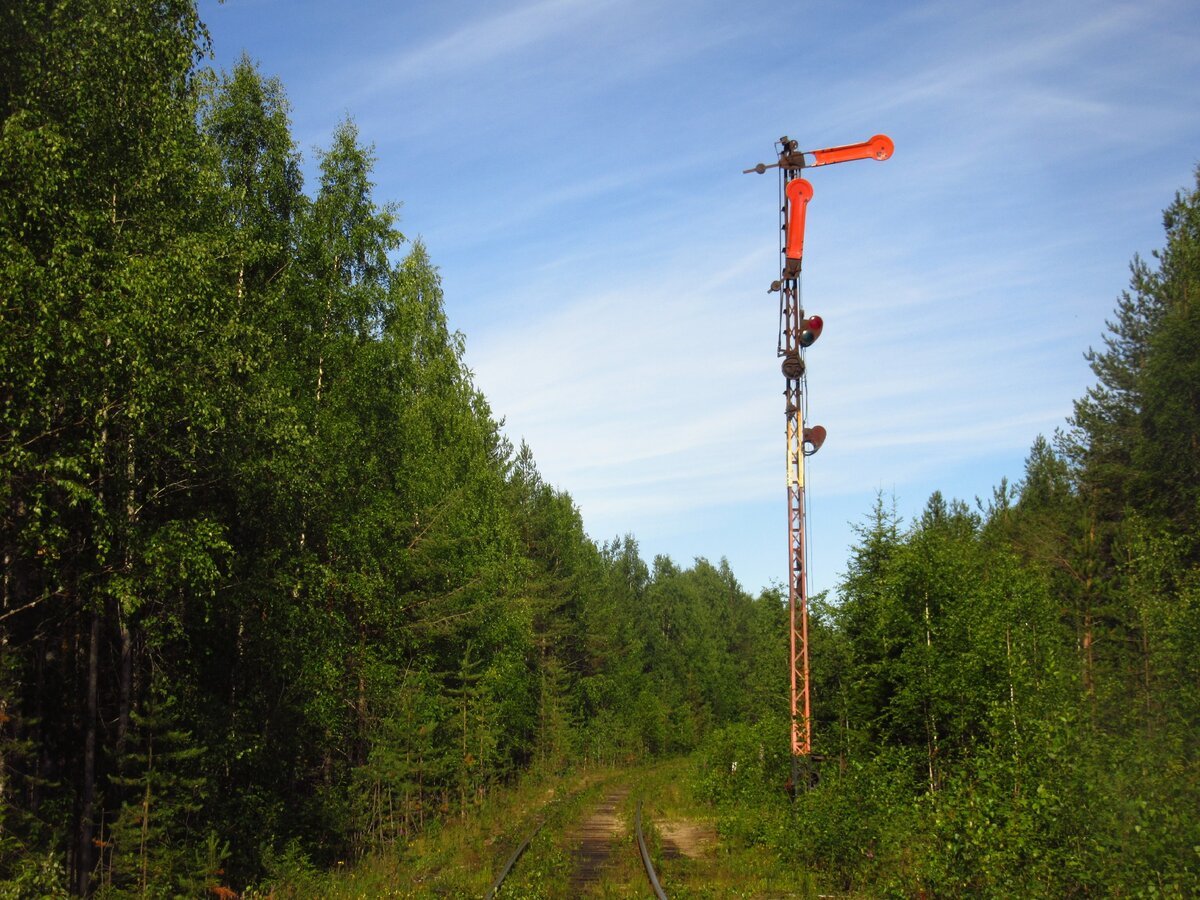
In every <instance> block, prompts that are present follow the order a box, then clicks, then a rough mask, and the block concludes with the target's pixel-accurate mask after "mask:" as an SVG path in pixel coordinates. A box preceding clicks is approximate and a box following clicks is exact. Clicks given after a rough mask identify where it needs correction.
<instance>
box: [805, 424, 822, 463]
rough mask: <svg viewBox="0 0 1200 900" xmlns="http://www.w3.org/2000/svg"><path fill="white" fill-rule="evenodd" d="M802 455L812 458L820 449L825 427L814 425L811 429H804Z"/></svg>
mask: <svg viewBox="0 0 1200 900" xmlns="http://www.w3.org/2000/svg"><path fill="white" fill-rule="evenodd" d="M804 443H805V445H806V446H805V448H804V455H805V456H812V455H813V454H814V453H816V452H817V451H818V450H820V449H821V445H822V444H824V443H825V426H824V425H814V426H813V427H812V428H805V429H804Z"/></svg>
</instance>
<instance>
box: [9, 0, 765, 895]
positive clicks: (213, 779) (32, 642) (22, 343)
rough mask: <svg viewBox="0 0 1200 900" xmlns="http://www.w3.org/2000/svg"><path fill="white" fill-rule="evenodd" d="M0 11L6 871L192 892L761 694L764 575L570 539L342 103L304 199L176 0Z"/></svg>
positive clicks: (191, 15) (324, 851)
mask: <svg viewBox="0 0 1200 900" xmlns="http://www.w3.org/2000/svg"><path fill="white" fill-rule="evenodd" d="M2 15H3V20H2V22H0V34H2V36H3V38H2V39H3V45H2V46H0V110H2V112H0V116H2V121H3V126H2V127H3V132H2V135H0V166H2V170H0V171H2V176H0V177H2V181H0V247H2V249H0V285H2V287H0V296H2V298H3V301H2V302H3V307H2V311H0V316H2V322H3V325H2V327H0V340H2V341H3V344H2V349H0V371H2V377H0V381H2V384H3V410H4V412H3V433H2V436H0V454H2V462H0V466H2V469H0V471H2V472H3V480H2V482H0V484H2V487H0V509H2V510H3V512H2V515H3V519H2V523H3V524H2V528H3V554H4V562H3V567H4V568H3V601H2V602H3V610H2V611H0V763H2V765H0V773H2V776H0V777H2V780H0V800H2V802H3V813H2V818H0V878H5V879H8V884H9V886H10V888H11V890H12V891H16V892H17V893H20V892H21V891H25V892H26V893H28V894H29V895H38V894H39V893H48V892H53V891H54V890H61V889H63V888H65V887H69V888H70V889H71V890H72V891H74V892H76V893H80V894H83V893H88V892H90V891H95V890H99V891H100V892H101V893H103V894H104V895H106V896H121V895H125V894H137V895H143V894H153V895H158V894H164V895H171V894H184V895H190V896H198V895H200V894H202V893H204V891H205V890H206V889H207V888H211V887H213V886H218V885H221V884H228V883H233V884H245V883H246V882H247V881H249V880H253V879H254V878H255V877H257V876H258V875H260V873H261V872H262V871H263V867H264V864H265V862H266V861H269V859H270V858H271V856H272V854H280V853H293V854H303V855H305V856H306V857H307V858H310V859H312V860H314V862H316V863H318V864H320V863H332V862H333V861H334V860H335V859H342V860H344V859H347V858H353V856H355V855H357V854H360V853H362V852H364V851H365V850H367V849H369V848H372V847H378V846H383V845H387V844H390V843H394V842H396V841H403V840H405V838H406V837H407V836H409V835H411V834H413V833H414V832H415V831H416V830H419V829H421V828H423V827H426V826H428V825H429V824H430V823H431V822H434V821H436V820H437V819H439V818H443V817H446V816H448V815H452V814H456V813H459V812H461V811H462V810H464V809H468V808H470V807H471V806H472V805H473V804H476V803H478V802H480V801H481V799H482V798H483V797H484V796H485V795H486V794H487V792H488V790H489V788H490V787H491V786H492V785H495V784H496V783H498V782H501V781H503V780H505V779H508V778H510V777H512V776H513V775H514V774H515V773H518V772H521V771H524V770H527V769H529V768H530V767H537V766H544V767H550V768H553V767H556V766H562V765H564V764H567V763H568V762H574V761H587V760H599V759H604V760H613V759H618V758H619V759H625V758H632V757H635V756H638V755H640V754H643V753H678V752H682V751H685V750H689V749H692V748H694V747H696V746H697V744H698V741H699V740H700V738H701V736H702V735H703V734H705V733H706V732H707V731H708V730H709V729H710V728H711V727H712V726H714V725H719V724H725V723H732V722H736V721H739V720H741V719H742V718H743V717H744V716H745V714H746V712H747V709H748V708H749V707H750V706H751V705H752V701H753V700H754V698H753V697H752V696H751V695H752V693H753V692H754V690H756V688H755V687H754V686H756V685H757V686H761V685H764V684H766V683H768V682H769V681H770V678H766V677H765V676H764V675H763V674H762V671H766V670H770V671H772V672H774V671H776V670H778V671H779V672H780V673H782V665H783V664H782V661H781V660H776V659H773V660H771V661H770V662H769V663H767V662H765V661H763V660H760V659H759V658H758V657H757V656H756V655H755V654H753V653H751V652H749V648H751V647H756V646H764V647H770V646H773V645H774V643H773V641H771V640H768V639H766V636H767V635H773V634H774V633H775V632H777V631H778V630H779V629H780V627H781V624H780V623H781V621H782V620H781V616H782V612H781V609H780V604H779V598H778V597H777V596H769V597H767V598H765V599H760V600H758V601H754V600H752V599H751V598H750V597H749V596H747V595H746V594H745V592H744V591H742V589H741V588H740V587H739V586H738V584H737V582H736V581H735V580H734V578H733V575H732V574H731V573H730V571H729V569H728V567H727V566H726V565H724V564H721V565H720V566H716V567H714V566H712V565H709V564H708V563H707V562H703V561H698V562H697V563H696V564H695V565H694V566H693V567H692V568H690V569H687V570H685V571H684V570H680V569H679V568H677V567H676V566H675V565H674V564H673V563H672V562H671V561H670V560H667V559H665V558H664V559H658V560H656V561H655V562H654V564H653V568H652V569H651V568H650V567H648V566H647V565H646V563H644V562H643V561H642V560H641V558H640V557H639V555H638V550H637V545H636V543H635V542H634V540H633V539H632V538H624V539H620V540H615V541H612V542H611V543H608V544H605V545H602V546H599V545H597V544H596V543H594V542H593V541H591V540H590V539H589V538H588V537H587V535H586V534H585V532H584V530H583V525H582V522H581V519H580V516H579V513H578V511H577V510H576V508H575V507H574V505H573V504H572V501H571V499H570V497H569V496H568V495H567V494H565V493H563V492H561V491H558V490H555V489H554V488H552V487H550V486H548V485H546V484H545V483H544V482H543V481H542V479H541V478H540V476H539V474H538V471H537V468H536V466H535V463H534V460H533V458H532V455H531V453H530V451H529V450H528V448H526V447H520V448H514V447H512V446H511V445H509V444H508V443H507V442H506V441H505V439H504V438H503V437H502V436H501V434H500V432H499V428H498V423H497V421H496V418H495V417H494V416H493V414H492V412H491V411H490V410H489V408H488V405H487V403H486V402H485V400H484V398H483V397H482V396H481V394H480V393H479V391H478V390H476V388H475V387H474V385H473V384H472V380H471V375H470V372H469V371H468V369H467V368H466V367H465V365H464V361H463V338H462V336H461V335H459V334H455V333H452V332H451V331H450V330H449V329H448V327H447V323H446V316H445V313H444V310H443V300H442V294H441V290H440V286H439V277H438V273H437V269H436V267H435V266H434V265H433V263H432V262H431V261H430V259H429V258H428V255H427V254H426V251H425V250H424V248H423V247H422V246H421V245H420V244H419V243H408V242H406V240H405V238H404V236H403V234H402V233H401V232H400V231H399V230H398V225H397V215H396V209H395V207H393V206H390V205H388V204H386V203H380V202H379V201H377V200H376V199H375V198H374V197H373V196H372V184H371V180H370V179H371V169H372V154H371V151H370V149H369V148H368V147H366V146H364V145H363V144H362V143H361V142H360V140H359V137H358V135H357V133H356V129H355V127H354V125H353V123H351V122H345V123H344V124H343V125H342V126H341V127H339V128H338V130H337V131H336V133H335V134H333V135H332V138H331V140H330V144H329V147H328V149H327V150H325V151H324V152H323V153H322V154H321V156H320V160H319V164H320V168H319V173H320V174H319V183H318V184H317V185H316V186H315V187H314V188H313V189H312V190H311V191H310V192H309V193H306V192H305V190H304V185H303V184H302V180H301V176H300V165H299V162H300V160H299V156H298V153H297V150H296V147H295V145H294V142H293V139H292V136H291V134H290V133H289V122H288V106H287V101H286V98H285V96H284V92H283V88H282V86H281V85H280V84H278V83H277V82H276V81H273V80H271V79H269V78H265V77H264V76H263V75H261V74H260V73H259V72H258V71H256V69H255V67H254V66H253V65H252V64H251V63H249V62H248V61H243V62H242V63H240V64H239V65H238V66H237V67H236V68H235V69H234V71H233V72H231V73H228V74H225V75H220V76H217V75H213V74H212V73H211V72H209V71H207V70H202V69H201V68H200V67H199V63H200V61H201V60H202V58H203V54H204V52H205V46H206V44H205V41H206V37H205V32H204V29H203V26H202V25H201V23H200V22H199V21H198V20H197V17H196V11H195V10H194V8H193V6H192V4H191V3H190V2H185V0H169V2H161V3H154V4H121V5H120V7H119V8H118V7H116V6H110V5H108V4H103V3H97V2H86V0H85V2H66V3H59V2H54V3H49V2H47V3H37V2H22V3H18V4H16V5H15V6H9V5H6V6H5V10H4V12H3V14H2ZM759 668H761V670H762V671H759ZM777 680H780V681H781V680H782V675H780V677H779V679H777ZM732 685H739V686H744V687H741V688H739V689H737V690H733V689H731V686H732ZM220 872H223V873H225V874H223V875H219V874H218V873H220Z"/></svg>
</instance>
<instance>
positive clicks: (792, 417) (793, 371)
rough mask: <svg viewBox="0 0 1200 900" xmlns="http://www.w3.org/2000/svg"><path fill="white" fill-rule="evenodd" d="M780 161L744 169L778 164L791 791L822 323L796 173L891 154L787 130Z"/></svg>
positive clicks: (806, 693) (804, 663)
mask: <svg viewBox="0 0 1200 900" xmlns="http://www.w3.org/2000/svg"><path fill="white" fill-rule="evenodd" d="M775 149H776V153H777V156H778V159H777V161H776V162H773V163H771V164H769V165H768V164H766V163H759V164H758V165H756V166H754V167H753V168H749V169H745V170H743V172H744V174H748V173H750V172H757V173H758V174H760V175H761V174H763V173H764V172H766V171H767V169H775V168H777V169H779V203H780V205H779V216H780V223H779V232H780V236H779V243H780V247H779V255H780V270H779V280H777V281H773V282H772V283H771V286H770V288H769V289H768V292H769V293H772V292H775V291H778V292H779V344H778V346H777V352H778V356H779V357H780V358H781V359H782V360H783V362H782V365H781V368H782V370H783V377H784V385H785V386H784V391H783V395H784V414H785V416H786V420H787V428H786V434H787V454H786V459H787V490H788V621H789V638H788V644H789V650H790V664H789V665H790V670H791V671H790V676H791V720H792V728H791V742H792V780H791V785H792V787H793V789H794V788H795V786H796V785H798V784H799V782H800V771H799V770H800V767H801V766H802V765H803V766H804V768H805V770H806V773H805V775H806V778H805V780H806V781H807V777H808V775H809V774H810V773H809V763H810V762H811V760H812V691H811V686H810V678H809V670H808V569H807V561H806V560H805V547H804V545H805V500H804V460H805V458H806V457H808V456H811V455H812V454H814V453H816V452H817V451H818V450H820V449H821V445H822V444H823V443H825V429H824V428H823V427H822V426H820V425H814V426H811V427H807V426H805V424H804V420H805V418H806V402H807V400H806V398H807V382H806V379H805V372H806V364H805V360H804V355H803V354H804V351H805V350H807V349H808V348H809V347H811V346H812V345H813V344H814V343H815V342H816V340H817V338H818V337H820V336H821V330H822V329H823V328H824V327H825V322H824V320H823V319H822V318H821V317H820V316H807V317H806V316H805V315H804V310H803V308H802V307H801V305H800V272H801V268H802V266H803V262H804V226H805V219H806V216H807V212H808V204H809V201H810V200H812V198H813V187H812V184H810V183H809V182H808V181H807V180H806V179H804V178H801V177H800V173H801V171H802V170H804V169H806V168H814V167H817V166H827V165H831V164H833V163H842V162H851V161H853V160H859V159H875V160H885V159H888V158H889V157H890V156H891V155H892V151H893V149H894V146H893V144H892V139H891V138H889V137H888V136H887V135H884V134H877V135H875V136H874V137H872V138H871V139H870V140H867V141H863V142H862V143H858V144H847V145H845V146H842V147H829V148H826V149H824V150H808V151H802V150H800V149H799V143H798V142H797V141H794V140H791V139H789V138H788V137H787V136H786V135H785V136H784V137H781V138H780V139H779V140H778V141H777V142H776V144H775Z"/></svg>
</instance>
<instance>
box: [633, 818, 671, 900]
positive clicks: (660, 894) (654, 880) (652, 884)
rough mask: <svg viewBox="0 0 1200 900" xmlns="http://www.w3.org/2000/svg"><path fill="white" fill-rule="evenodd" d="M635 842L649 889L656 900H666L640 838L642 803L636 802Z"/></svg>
mask: <svg viewBox="0 0 1200 900" xmlns="http://www.w3.org/2000/svg"><path fill="white" fill-rule="evenodd" d="M637 842H638V850H640V851H641V854H642V865H643V866H645V867H646V874H647V875H648V876H650V887H652V888H654V895H655V896H656V897H658V900H667V895H666V894H665V893H663V889H662V885H660V884H659V883H658V875H657V874H656V873H655V871H654V863H653V862H651V861H650V851H649V850H647V849H646V839H645V838H644V837H643V836H642V801H641V800H639V801H638V805H637Z"/></svg>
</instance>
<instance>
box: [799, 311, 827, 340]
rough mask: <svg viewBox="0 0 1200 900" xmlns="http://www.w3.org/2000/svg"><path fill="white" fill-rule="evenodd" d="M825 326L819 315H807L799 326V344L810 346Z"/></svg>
mask: <svg viewBox="0 0 1200 900" xmlns="http://www.w3.org/2000/svg"><path fill="white" fill-rule="evenodd" d="M824 328H825V320H824V319H822V318H821V317H820V316H809V317H808V318H807V319H805V320H804V323H803V325H802V326H801V328H800V346H801V347H811V346H812V345H813V344H815V343H816V342H817V338H819V337H820V336H821V331H822V329H824Z"/></svg>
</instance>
